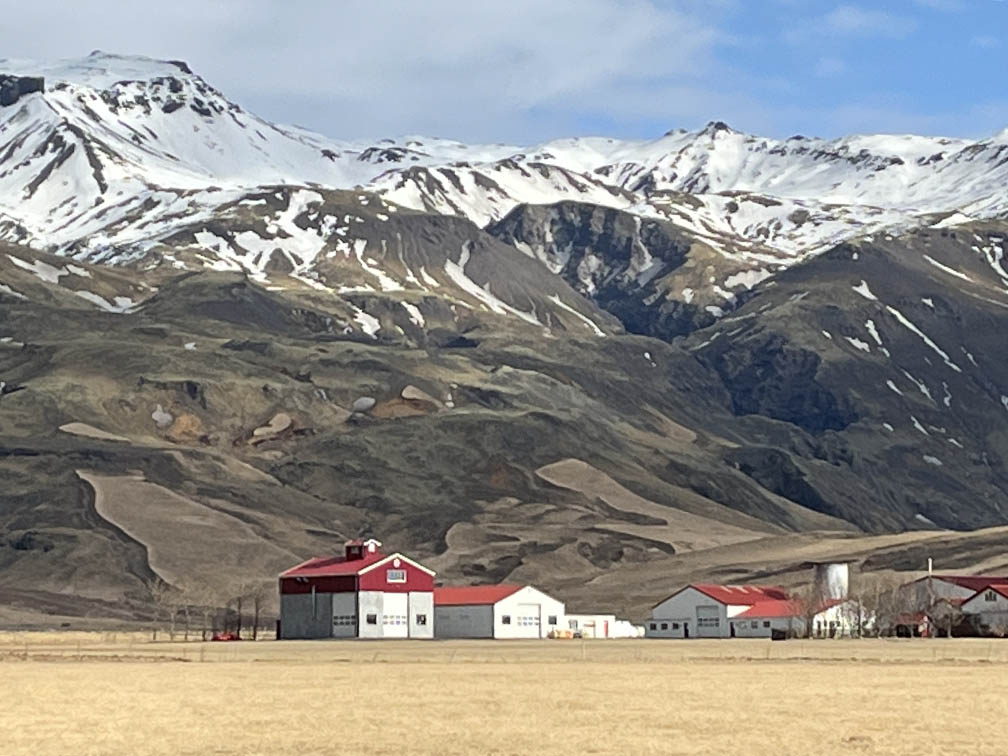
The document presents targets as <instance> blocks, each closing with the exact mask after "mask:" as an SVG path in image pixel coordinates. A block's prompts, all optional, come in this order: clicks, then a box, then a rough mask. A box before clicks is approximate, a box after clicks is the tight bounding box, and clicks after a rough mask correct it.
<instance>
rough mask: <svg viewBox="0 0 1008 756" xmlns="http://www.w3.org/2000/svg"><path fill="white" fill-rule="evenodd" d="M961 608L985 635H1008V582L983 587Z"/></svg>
mask: <svg viewBox="0 0 1008 756" xmlns="http://www.w3.org/2000/svg"><path fill="white" fill-rule="evenodd" d="M1001 580H1004V578H1001ZM961 609H962V613H963V614H964V615H967V616H969V618H970V620H971V621H972V623H973V626H974V627H975V628H976V629H977V630H978V631H979V632H981V633H983V634H984V635H997V636H1002V637H1003V636H1005V635H1008V582H1001V583H991V584H990V585H988V586H987V587H986V588H981V589H980V590H979V591H977V592H976V593H975V594H973V595H972V596H971V597H970V598H968V599H966V600H965V601H964V602H963V603H962V607H961Z"/></svg>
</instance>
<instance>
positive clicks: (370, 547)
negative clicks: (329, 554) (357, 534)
mask: <svg viewBox="0 0 1008 756" xmlns="http://www.w3.org/2000/svg"><path fill="white" fill-rule="evenodd" d="M343 547H344V549H345V555H346V560H347V561H348V562H352V561H354V560H356V559H364V558H365V557H367V556H370V555H371V554H377V553H378V550H379V549H380V548H381V541H378V540H375V539H374V538H368V539H366V540H362V539H360V538H354V539H353V540H352V541H347V542H346V543H345V544H343Z"/></svg>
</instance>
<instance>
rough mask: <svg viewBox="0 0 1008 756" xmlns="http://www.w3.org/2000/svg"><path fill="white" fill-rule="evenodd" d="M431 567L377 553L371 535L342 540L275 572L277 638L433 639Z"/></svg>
mask: <svg viewBox="0 0 1008 756" xmlns="http://www.w3.org/2000/svg"><path fill="white" fill-rule="evenodd" d="M433 623H434V571H433V570H429V569H427V568H426V567H424V566H423V565H421V564H418V563H417V562H415V561H413V560H412V559H409V558H408V557H405V556H403V555H402V554H399V553H395V554H388V555H386V554H383V553H382V552H381V543H380V542H379V541H376V540H374V539H368V540H353V541H347V542H346V544H344V551H343V554H342V555H341V556H336V557H315V558H313V559H309V560H308V561H306V562H303V563H301V564H299V565H297V566H296V567H292V568H291V569H289V570H287V571H286V572H284V573H283V574H281V575H280V628H279V633H278V637H280V638H283V639H291V638H433V637H434V624H433Z"/></svg>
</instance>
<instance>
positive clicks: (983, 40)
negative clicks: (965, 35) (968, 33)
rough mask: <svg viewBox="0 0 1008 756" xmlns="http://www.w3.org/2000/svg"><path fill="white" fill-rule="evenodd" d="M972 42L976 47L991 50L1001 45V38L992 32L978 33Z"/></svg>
mask: <svg viewBox="0 0 1008 756" xmlns="http://www.w3.org/2000/svg"><path fill="white" fill-rule="evenodd" d="M970 44H971V45H973V46H974V47H981V48H984V49H985V50H991V49H993V48H995V47H1000V46H1001V40H1000V39H998V38H997V37H995V36H992V35H990V34H978V35H977V36H975V37H973V38H972V39H971V40H970Z"/></svg>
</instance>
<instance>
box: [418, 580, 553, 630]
mask: <svg viewBox="0 0 1008 756" xmlns="http://www.w3.org/2000/svg"><path fill="white" fill-rule="evenodd" d="M434 627H435V630H436V635H437V637H438V638H545V637H546V636H547V635H548V634H549V632H550V631H551V630H555V629H557V628H563V627H566V624H565V622H564V604H563V602H562V601H557V600H556V599H554V598H552V597H551V596H547V595H546V594H545V593H543V592H542V591H540V590H537V589H535V588H533V587H532V586H529V585H526V586H520V585H472V586H445V587H438V588H435V589H434Z"/></svg>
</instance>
